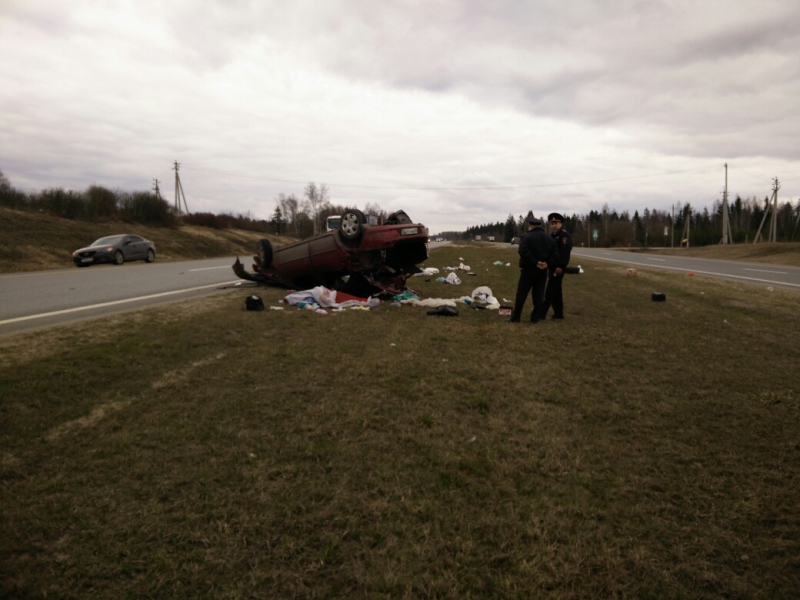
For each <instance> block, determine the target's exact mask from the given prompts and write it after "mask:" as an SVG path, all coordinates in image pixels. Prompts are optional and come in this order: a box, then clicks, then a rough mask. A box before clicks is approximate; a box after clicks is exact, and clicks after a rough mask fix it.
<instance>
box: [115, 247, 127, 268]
mask: <svg viewBox="0 0 800 600" xmlns="http://www.w3.org/2000/svg"><path fill="white" fill-rule="evenodd" d="M124 262H125V257H124V256H122V250H117V251H116V252H115V253H114V264H115V265H121V264H122V263H124Z"/></svg>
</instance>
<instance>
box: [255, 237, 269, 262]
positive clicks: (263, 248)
mask: <svg viewBox="0 0 800 600" xmlns="http://www.w3.org/2000/svg"><path fill="white" fill-rule="evenodd" d="M257 252H258V264H259V265H260V266H261V268H262V269H266V268H268V267H269V266H270V265H271V264H272V243H270V241H269V240H268V239H267V238H261V239H260V240H258V245H257Z"/></svg>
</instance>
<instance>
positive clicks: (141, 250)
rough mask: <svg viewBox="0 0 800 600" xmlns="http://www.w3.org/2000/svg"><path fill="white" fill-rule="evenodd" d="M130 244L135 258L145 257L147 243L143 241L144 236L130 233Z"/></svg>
mask: <svg viewBox="0 0 800 600" xmlns="http://www.w3.org/2000/svg"><path fill="white" fill-rule="evenodd" d="M131 246H133V252H134V255H133V257H134V258H135V259H140V258H144V257H145V254H146V253H147V243H146V242H145V241H144V238H141V237H139V236H138V235H132V236H131Z"/></svg>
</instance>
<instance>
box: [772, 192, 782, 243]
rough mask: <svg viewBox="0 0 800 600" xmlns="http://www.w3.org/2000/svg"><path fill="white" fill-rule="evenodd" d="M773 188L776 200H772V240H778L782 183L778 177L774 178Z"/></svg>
mask: <svg viewBox="0 0 800 600" xmlns="http://www.w3.org/2000/svg"><path fill="white" fill-rule="evenodd" d="M772 189H773V190H775V194H774V200H773V201H772V227H770V238H771V239H770V240H769V241H770V242H773V243H775V242H777V241H778V190H779V189H781V183H780V181H778V178H777V177H776V178H775V179H774V180H773V184H772Z"/></svg>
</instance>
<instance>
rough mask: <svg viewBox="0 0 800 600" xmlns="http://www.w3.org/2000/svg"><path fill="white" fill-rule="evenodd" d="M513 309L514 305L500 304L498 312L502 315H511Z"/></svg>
mask: <svg viewBox="0 0 800 600" xmlns="http://www.w3.org/2000/svg"><path fill="white" fill-rule="evenodd" d="M512 310H514V307H513V306H508V305H503V306H500V308H499V309H497V313H498V314H499V315H500V316H501V317H510V316H511V311H512Z"/></svg>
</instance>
